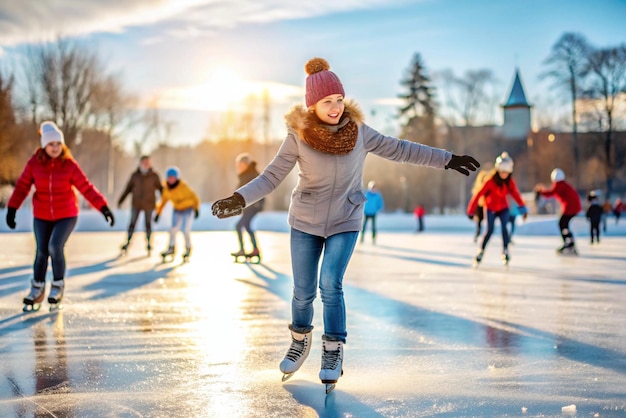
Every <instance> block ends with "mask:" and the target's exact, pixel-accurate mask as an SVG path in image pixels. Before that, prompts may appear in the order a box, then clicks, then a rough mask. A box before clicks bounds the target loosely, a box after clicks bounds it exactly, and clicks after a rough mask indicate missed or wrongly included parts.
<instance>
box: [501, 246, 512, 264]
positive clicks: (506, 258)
mask: <svg viewBox="0 0 626 418" xmlns="http://www.w3.org/2000/svg"><path fill="white" fill-rule="evenodd" d="M509 260H511V257H510V256H509V251H508V250H504V251H503V252H502V264H504V265H505V266H508V265H509Z"/></svg>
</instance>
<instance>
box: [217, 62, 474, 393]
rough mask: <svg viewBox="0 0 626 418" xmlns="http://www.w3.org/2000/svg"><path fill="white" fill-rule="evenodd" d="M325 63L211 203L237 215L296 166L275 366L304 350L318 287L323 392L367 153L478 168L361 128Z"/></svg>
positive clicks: (339, 344) (330, 375) (341, 338)
mask: <svg viewBox="0 0 626 418" xmlns="http://www.w3.org/2000/svg"><path fill="white" fill-rule="evenodd" d="M329 69H330V67H329V65H328V62H326V60H324V59H322V58H314V59H312V60H310V61H309V62H307V64H306V66H305V70H306V72H307V74H308V77H307V78H306V96H305V101H306V107H304V106H301V105H300V106H296V107H294V108H293V109H292V110H291V111H290V112H289V113H288V114H287V115H286V117H285V119H286V121H287V127H288V133H287V137H286V138H285V139H284V141H283V143H282V145H281V146H280V149H279V150H278V153H277V154H276V156H275V157H274V159H273V160H272V161H271V162H270V164H269V165H268V166H267V167H266V168H265V170H264V171H263V172H262V173H261V174H260V175H259V176H257V177H256V178H255V179H254V180H252V181H251V182H249V183H248V184H246V185H245V186H243V187H241V188H239V189H237V191H236V192H235V193H234V194H233V195H232V196H230V197H227V198H225V199H222V200H218V201H217V202H215V203H214V204H213V206H212V211H213V214H214V215H216V216H217V217H219V218H223V217H227V216H232V215H236V214H239V213H241V210H242V209H243V208H244V207H246V206H249V205H251V204H253V203H254V202H256V201H258V200H259V199H261V198H262V197H264V196H266V195H267V194H269V193H270V192H272V191H273V190H275V189H276V187H278V185H279V184H280V183H281V182H282V181H283V180H284V179H285V178H286V177H287V175H288V174H289V173H290V172H291V171H292V170H293V168H294V167H295V166H296V165H297V166H298V169H299V176H298V183H297V184H296V186H295V189H294V190H293V192H292V194H291V205H290V206H289V216H288V222H289V224H290V226H291V234H290V239H291V263H292V269H293V280H294V286H293V298H292V304H291V313H292V321H291V324H290V325H289V329H290V331H291V340H292V341H291V347H290V348H289V350H288V352H287V354H286V356H285V358H284V359H283V361H282V362H281V363H280V370H281V371H282V372H283V373H284V376H283V379H286V378H288V377H289V376H291V375H292V374H293V373H294V372H296V371H297V370H298V369H299V368H300V366H301V365H302V363H303V362H304V360H305V359H306V357H307V356H308V354H309V350H310V347H311V335H312V334H311V333H312V329H313V324H312V323H313V301H314V300H315V298H316V296H317V288H318V286H319V289H320V294H321V299H322V306H323V323H324V334H323V335H322V351H321V352H322V367H321V370H320V373H319V377H320V379H321V380H322V383H324V384H326V385H327V387H326V389H327V392H328V391H329V390H331V389H332V387H333V385H334V383H335V382H337V380H338V379H339V377H340V376H341V373H342V361H343V344H344V343H345V341H346V337H347V329H346V309H345V304H344V297H343V287H342V286H343V276H344V273H345V271H346V268H347V267H348V263H349V261H350V258H351V256H352V252H353V250H354V247H355V244H356V242H357V239H358V235H359V232H360V230H361V226H362V222H363V205H364V203H365V195H364V194H363V192H362V187H363V168H364V163H365V158H366V157H367V155H368V154H369V153H372V154H375V155H378V156H380V157H383V158H386V159H389V160H392V161H396V162H404V163H412V164H415V165H425V166H428V167H433V168H440V169H443V168H451V169H454V170H457V171H459V172H461V173H463V174H465V175H469V171H475V170H476V167H478V166H479V164H478V162H477V161H476V160H475V159H474V158H472V157H470V156H457V155H453V154H452V153H450V152H449V151H445V150H443V149H438V148H432V147H429V146H426V145H422V144H419V143H417V142H411V141H406V140H400V139H396V138H393V137H390V136H385V135H383V134H381V133H379V132H377V131H376V130H374V129H373V128H371V127H369V126H368V125H366V124H365V123H364V121H363V115H362V113H361V111H360V110H359V108H358V106H357V105H356V104H354V103H353V102H350V101H347V100H345V99H344V95H345V93H344V89H343V85H342V84H341V81H340V80H339V78H338V77H337V75H335V74H334V73H333V72H331V71H329Z"/></svg>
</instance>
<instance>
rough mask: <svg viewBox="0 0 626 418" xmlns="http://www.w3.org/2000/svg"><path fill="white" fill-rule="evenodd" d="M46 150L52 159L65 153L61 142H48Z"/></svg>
mask: <svg viewBox="0 0 626 418" xmlns="http://www.w3.org/2000/svg"><path fill="white" fill-rule="evenodd" d="M44 149H45V150H46V154H48V156H49V157H50V158H57V157H58V156H59V155H61V153H62V152H63V145H62V144H61V142H59V141H53V142H48V143H47V144H46V148H44Z"/></svg>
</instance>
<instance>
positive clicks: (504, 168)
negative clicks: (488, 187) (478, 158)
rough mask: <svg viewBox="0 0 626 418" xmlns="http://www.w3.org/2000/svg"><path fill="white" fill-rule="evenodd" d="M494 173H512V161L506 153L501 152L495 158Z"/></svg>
mask: <svg viewBox="0 0 626 418" xmlns="http://www.w3.org/2000/svg"><path fill="white" fill-rule="evenodd" d="M495 166H496V171H501V172H504V173H512V172H513V159H512V158H511V157H509V153H508V152H506V151H505V152H503V153H502V154H500V155H498V158H496V164H495Z"/></svg>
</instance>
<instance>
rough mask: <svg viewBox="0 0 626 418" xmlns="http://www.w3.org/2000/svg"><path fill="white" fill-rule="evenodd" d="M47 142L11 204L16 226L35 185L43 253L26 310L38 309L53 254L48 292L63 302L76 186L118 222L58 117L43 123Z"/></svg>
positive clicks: (11, 222) (51, 299)
mask: <svg viewBox="0 0 626 418" xmlns="http://www.w3.org/2000/svg"><path fill="white" fill-rule="evenodd" d="M40 134H41V148H39V149H37V150H36V151H35V153H34V154H33V156H32V157H31V158H30V160H28V163H26V167H25V168H24V171H23V172H22V174H21V175H20V177H19V179H18V180H17V183H16V184H15V190H14V191H13V194H12V195H11V198H10V199H9V203H8V204H7V207H8V210H7V219H6V222H7V225H8V226H9V228H11V229H14V228H15V226H16V223H15V214H16V212H17V210H18V209H19V207H20V206H21V205H22V203H23V202H24V200H25V199H26V197H27V196H28V194H29V193H30V189H31V188H32V186H35V193H34V194H33V202H32V205H33V215H34V220H33V232H34V234H35V241H36V242H37V253H36V255H35V263H34V266H33V270H34V272H33V279H32V281H31V289H30V293H29V294H28V296H26V297H25V298H24V301H23V303H24V311H31V310H38V309H39V308H40V307H41V302H42V301H43V298H44V291H45V287H46V286H45V283H46V282H45V281H46V271H47V270H48V258H50V261H51V263H52V275H53V281H52V286H51V288H50V294H49V295H48V303H50V305H51V306H50V309H53V308H55V307H60V304H61V300H62V298H63V290H64V288H65V280H64V279H65V254H64V252H63V250H64V247H65V242H66V241H67V239H68V238H69V236H70V234H71V233H72V230H73V229H74V227H75V226H76V221H77V219H78V198H77V197H76V193H75V191H74V189H76V190H78V191H79V192H81V193H82V194H83V196H85V198H86V199H87V201H89V203H90V204H91V205H92V206H93V207H95V208H97V209H98V210H100V212H102V214H103V215H104V218H105V219H106V220H107V222H109V223H110V224H111V226H113V223H114V219H113V214H112V213H111V211H110V210H109V207H108V206H107V201H106V199H105V198H104V196H102V194H101V193H100V192H99V191H98V189H96V187H95V186H94V185H93V184H91V182H90V181H89V179H88V178H87V176H86V175H85V173H84V172H83V170H82V169H81V168H80V166H79V165H78V163H77V162H76V160H74V158H73V157H72V154H71V152H70V150H69V148H68V147H67V146H66V145H65V143H64V139H63V132H61V130H60V129H59V128H58V127H57V126H56V124H55V123H54V122H43V123H42V124H41V128H40Z"/></svg>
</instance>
